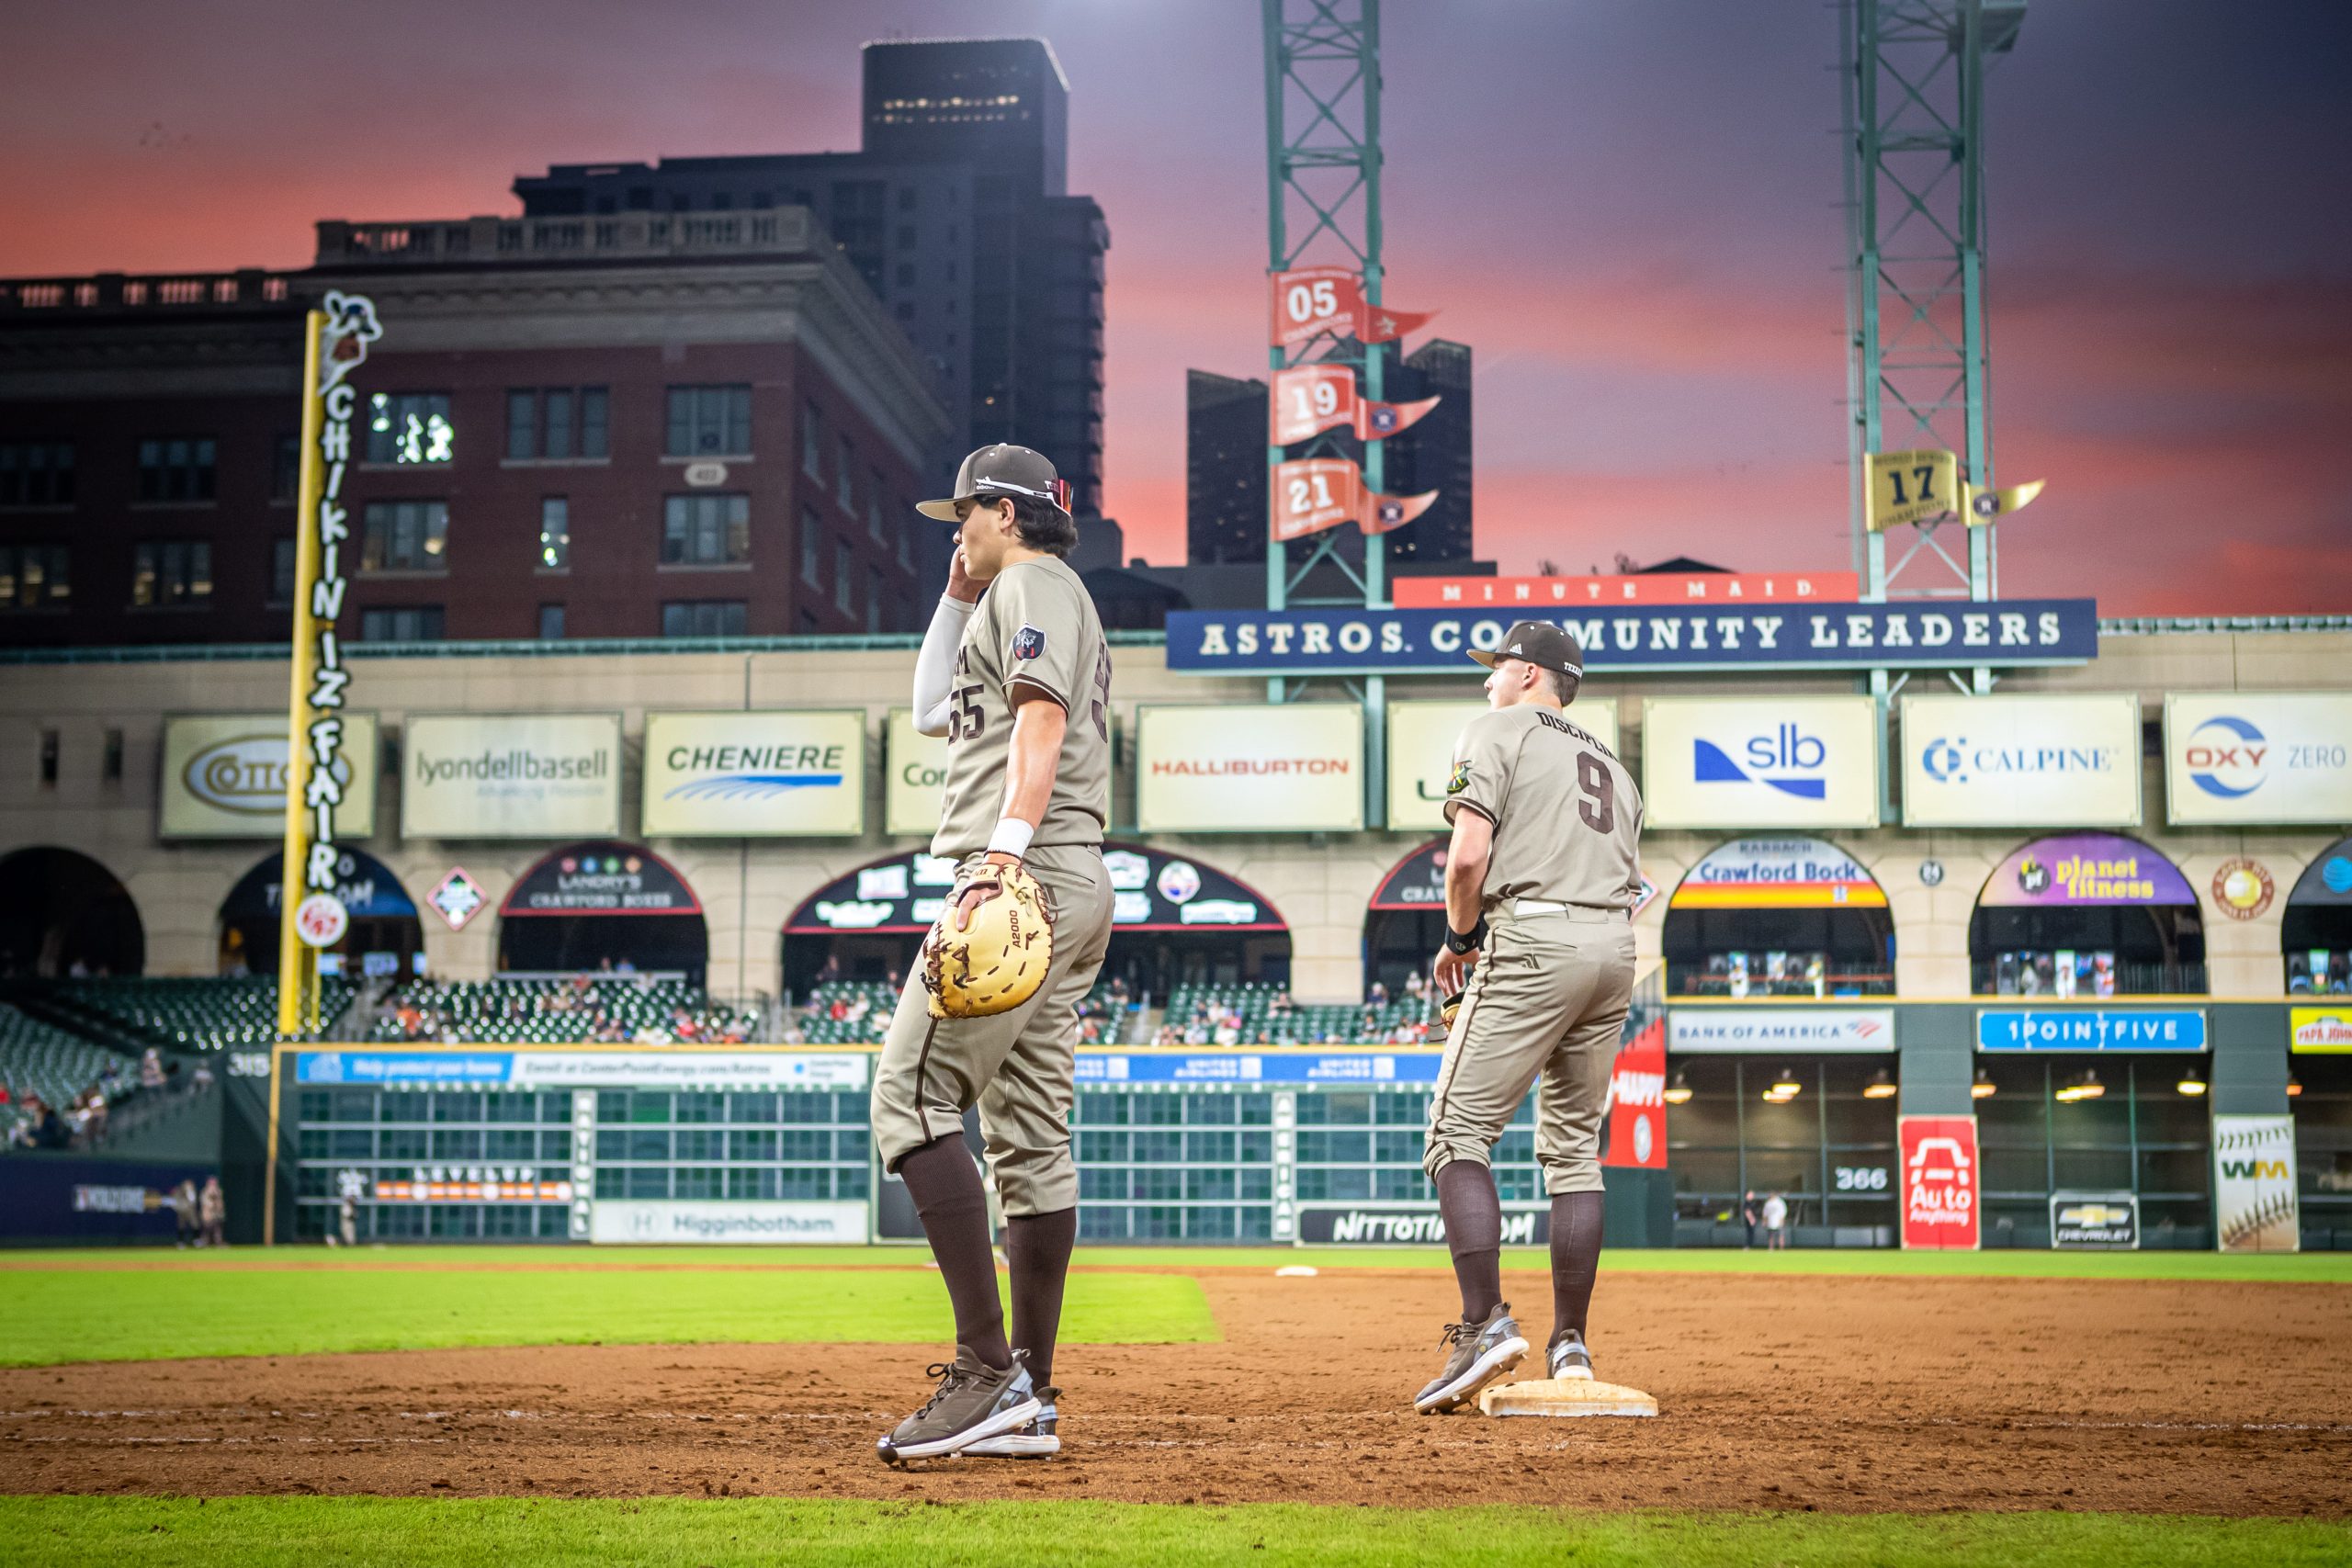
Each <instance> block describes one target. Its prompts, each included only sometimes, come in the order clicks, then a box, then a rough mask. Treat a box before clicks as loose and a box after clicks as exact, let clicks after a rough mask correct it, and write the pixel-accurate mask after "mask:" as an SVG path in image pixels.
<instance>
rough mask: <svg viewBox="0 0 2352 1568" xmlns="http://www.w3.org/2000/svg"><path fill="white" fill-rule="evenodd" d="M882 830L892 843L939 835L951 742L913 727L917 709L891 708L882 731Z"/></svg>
mask: <svg viewBox="0 0 2352 1568" xmlns="http://www.w3.org/2000/svg"><path fill="white" fill-rule="evenodd" d="M882 776H883V784H882V830H883V831H884V832H885V833H888V834H889V835H891V836H892V837H893V838H896V837H898V836H899V835H900V834H902V833H903V834H921V835H922V837H923V838H926V839H928V838H930V837H931V836H932V835H933V833H936V832H937V831H939V811H940V801H941V797H942V796H943V795H945V794H946V791H947V737H945V736H944V735H925V734H923V733H922V731H921V730H919V729H917V728H915V710H914V709H912V708H892V709H891V710H890V716H889V718H888V721H887V722H886V724H885V726H884V728H883V731H882Z"/></svg>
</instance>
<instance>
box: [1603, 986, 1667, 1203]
mask: <svg viewBox="0 0 2352 1568" xmlns="http://www.w3.org/2000/svg"><path fill="white" fill-rule="evenodd" d="M1600 1163H1601V1164H1603V1165H1605V1166H1618V1167H1623V1168H1633V1169H1640V1170H1664V1169H1665V1168H1666V1020H1664V1019H1662V1018H1654V1019H1652V1020H1651V1021H1649V1022H1648V1023H1647V1024H1645V1025H1644V1026H1643V1027H1642V1028H1641V1029H1639V1030H1637V1031H1635V1032H1634V1035H1633V1037H1632V1038H1631V1039H1628V1040H1626V1041H1624V1042H1623V1043H1621V1044H1620V1045H1619V1046H1618V1047H1617V1066H1615V1067H1614V1068H1613V1069H1612V1070H1611V1073H1610V1075H1609V1113H1608V1115H1607V1117H1606V1118H1605V1119H1604V1120H1603V1121H1602V1122H1601V1127H1600Z"/></svg>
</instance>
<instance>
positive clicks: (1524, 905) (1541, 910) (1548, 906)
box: [1510, 898, 1568, 915]
mask: <svg viewBox="0 0 2352 1568" xmlns="http://www.w3.org/2000/svg"><path fill="white" fill-rule="evenodd" d="M1510 912H1511V913H1512V914H1514V915H1565V914H1566V913H1567V912H1568V907H1567V906H1566V904H1557V903H1554V902H1553V901H1552V900H1551V899H1549V898H1514V899H1512V900H1511V901H1510Z"/></svg>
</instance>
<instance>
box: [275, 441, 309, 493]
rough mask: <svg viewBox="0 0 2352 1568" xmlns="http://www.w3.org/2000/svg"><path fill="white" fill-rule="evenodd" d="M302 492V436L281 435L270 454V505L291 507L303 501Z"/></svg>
mask: <svg viewBox="0 0 2352 1568" xmlns="http://www.w3.org/2000/svg"><path fill="white" fill-rule="evenodd" d="M301 491H302V438H301V437H300V435H290V434H289V435H281V436H279V437H278V438H277V446H275V447H274V448H272V450H271V453H270V459H269V501H270V504H271V505H273V506H291V505H293V504H294V503H295V502H297V501H300V499H301Z"/></svg>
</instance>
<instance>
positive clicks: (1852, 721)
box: [1642, 694, 1878, 828]
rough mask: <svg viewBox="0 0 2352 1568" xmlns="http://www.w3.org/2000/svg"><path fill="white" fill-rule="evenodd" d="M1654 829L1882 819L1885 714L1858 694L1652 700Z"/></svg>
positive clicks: (1645, 769)
mask: <svg viewBox="0 0 2352 1568" xmlns="http://www.w3.org/2000/svg"><path fill="white" fill-rule="evenodd" d="M1642 802H1643V805H1644V807H1645V811H1646V817H1645V824H1646V826H1648V827H1651V828H1868V827H1875V826H1876V825H1877V823H1878V714H1877V710H1876V709H1875V708H1874V707H1873V706H1872V705H1871V699H1870V698H1869V697H1867V696H1863V695H1854V696H1786V695H1777V694H1771V695H1767V694H1758V695H1756V696H1752V697H1651V698H1649V699H1647V700H1646V701H1645V702H1644V703H1643V705H1642Z"/></svg>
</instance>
